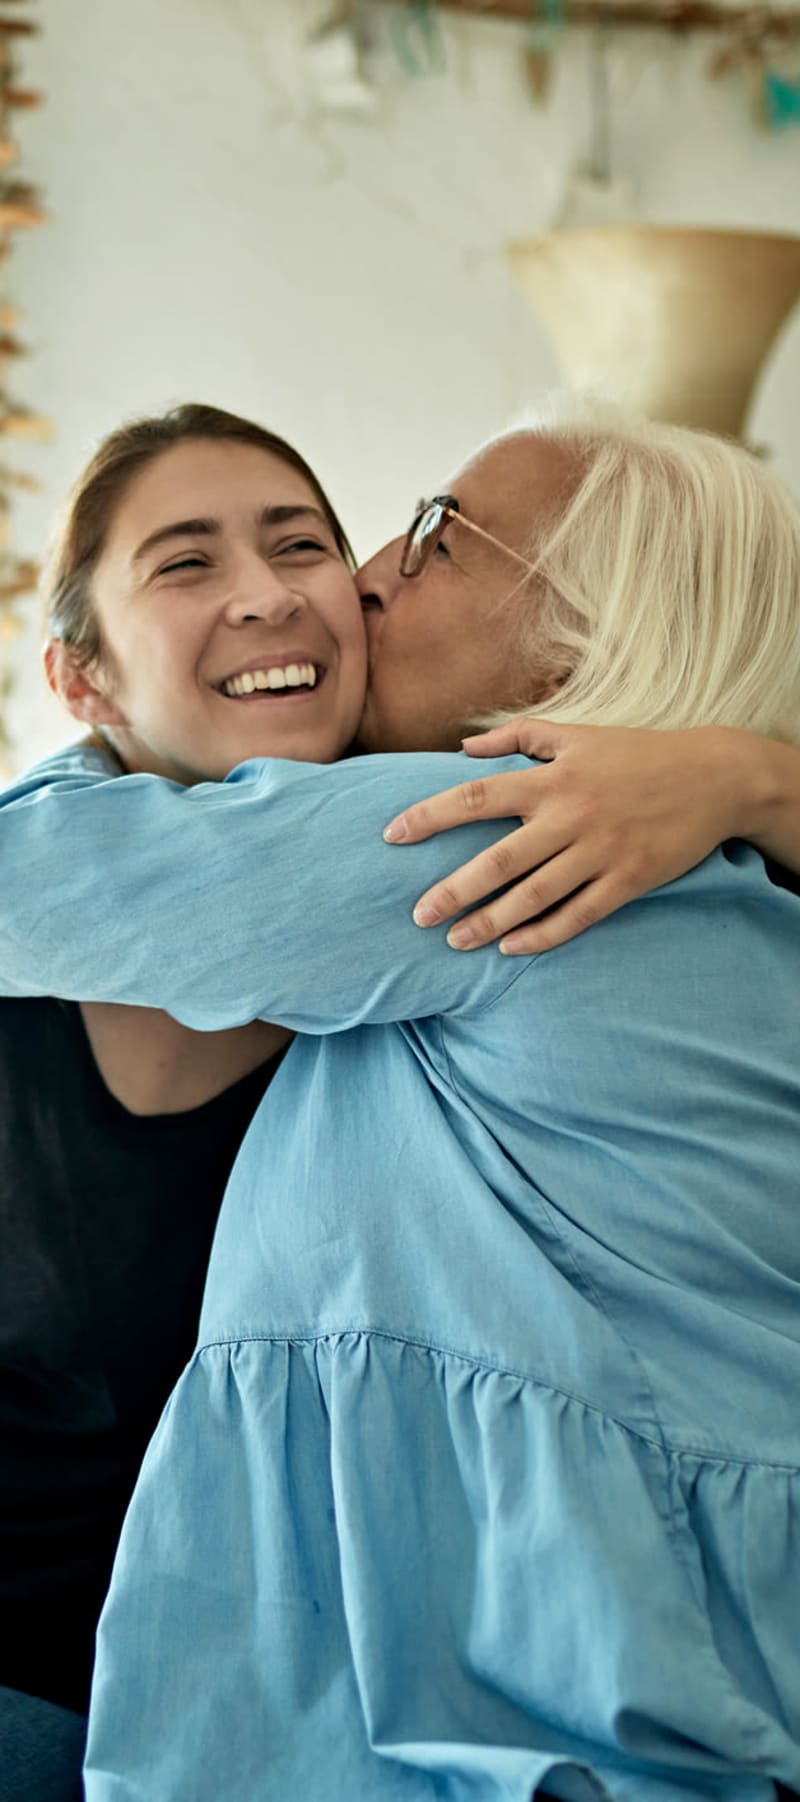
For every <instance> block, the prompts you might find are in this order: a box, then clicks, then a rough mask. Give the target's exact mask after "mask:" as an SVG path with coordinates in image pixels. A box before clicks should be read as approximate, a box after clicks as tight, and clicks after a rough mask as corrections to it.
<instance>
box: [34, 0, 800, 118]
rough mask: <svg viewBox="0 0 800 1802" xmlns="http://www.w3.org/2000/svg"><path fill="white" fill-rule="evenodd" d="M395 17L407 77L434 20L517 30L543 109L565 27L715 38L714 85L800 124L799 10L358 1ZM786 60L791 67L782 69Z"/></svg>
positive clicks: (424, 49) (438, 37) (731, 3)
mask: <svg viewBox="0 0 800 1802" xmlns="http://www.w3.org/2000/svg"><path fill="white" fill-rule="evenodd" d="M1 3H2V0H0V4H1ZM364 3H365V4H369V5H370V6H372V7H375V8H378V9H380V7H381V6H383V5H390V6H391V8H392V12H393V14H394V17H393V21H392V27H391V35H392V42H393V45H394V49H395V52H396V55H397V57H398V60H399V61H400V63H401V65H402V67H403V68H404V70H405V71H406V73H407V74H408V75H422V74H426V73H429V72H430V71H431V70H432V69H436V70H441V69H443V68H444V64H445V56H444V39H443V37H442V34H441V29H440V26H439V24H438V15H439V14H443V15H445V14H448V15H449V14H453V15H454V16H456V17H460V18H470V19H492V20H494V21H496V22H498V23H499V22H500V21H501V20H507V21H508V22H509V23H512V24H517V25H524V26H525V28H526V30H525V39H524V43H523V50H522V58H523V67H524V72H525V77H526V80H527V83H528V87H529V88H530V92H531V97H532V99H533V101H534V102H535V104H536V105H538V106H542V105H544V104H545V103H546V101H547V99H548V97H549V93H550V89H551V86H552V79H553V72H554V66H555V59H556V57H557V54H558V51H559V48H560V44H561V40H562V39H563V38H564V37H565V35H566V33H565V29H564V28H565V27H567V26H576V25H577V26H590V27H593V28H594V29H595V30H598V31H608V30H611V29H615V30H619V31H628V30H638V29H644V30H651V31H652V30H653V29H654V28H658V29H660V30H662V31H664V32H667V33H669V34H670V36H685V35H688V34H689V33H691V32H695V31H703V32H714V33H717V34H719V36H720V38H721V40H722V42H721V47H720V48H719V49H718V50H715V51H714V53H713V55H712V57H711V58H710V60H709V63H708V66H707V73H708V75H709V77H710V78H711V79H712V80H713V79H715V78H716V77H718V76H721V75H728V74H731V73H734V72H735V73H737V74H739V76H740V77H742V76H743V77H744V80H745V82H746V84H747V87H748V89H749V92H750V96H751V100H752V106H753V112H754V115H755V118H756V121H757V123H758V124H759V125H761V126H762V127H763V126H766V127H768V128H770V129H772V130H775V131H780V130H783V129H784V128H785V127H787V126H791V125H798V124H800V65H799V64H798V60H797V59H798V53H800V6H798V5H796V4H793V5H785V4H779V5H770V4H768V3H766V0H764V3H762V0H758V3H757V4H756V5H752V4H748V0H406V4H405V5H404V6H402V7H401V8H400V9H399V11H398V9H397V0H364ZM789 57H791V58H793V61H791V62H788V61H787V59H788V58H789Z"/></svg>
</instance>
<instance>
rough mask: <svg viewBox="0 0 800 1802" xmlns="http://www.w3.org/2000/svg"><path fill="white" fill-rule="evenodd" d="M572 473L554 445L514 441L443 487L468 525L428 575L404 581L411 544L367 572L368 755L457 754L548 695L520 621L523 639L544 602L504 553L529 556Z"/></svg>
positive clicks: (446, 540)
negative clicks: (480, 723) (480, 726)
mask: <svg viewBox="0 0 800 1802" xmlns="http://www.w3.org/2000/svg"><path fill="white" fill-rule="evenodd" d="M571 473H572V469H571V465H569V464H568V463H567V460H566V458H565V456H564V455H563V454H562V453H561V452H560V451H558V449H557V448H556V447H555V446H554V445H552V444H547V443H545V442H544V441H543V440H541V439H537V438H536V437H535V436H534V435H533V434H532V433H530V432H515V433H512V434H509V435H508V436H507V437H506V438H502V439H498V440H497V441H495V443H493V444H491V445H489V447H488V448H487V449H486V450H483V451H480V452H479V453H478V455H477V456H476V457H474V458H472V459H471V460H470V462H469V463H467V464H465V466H464V468H463V469H462V470H461V471H460V472H459V473H458V474H457V475H456V476H454V477H453V478H452V480H449V481H448V482H446V483H445V484H444V488H443V490H442V492H444V491H446V492H447V493H448V494H452V495H453V496H455V498H456V499H457V500H458V502H459V505H460V510H461V513H462V514H463V519H461V518H459V517H458V516H456V517H455V518H451V519H450V520H449V523H448V524H447V526H446V528H445V531H444V534H443V536H442V538H441V540H440V542H439V544H438V546H437V548H436V550H435V551H434V553H433V555H432V558H431V561H430V562H429V563H428V565H427V567H426V568H425V569H424V570H423V572H422V574H421V575H419V576H415V577H413V578H411V579H409V578H407V577H404V576H401V575H400V557H401V553H402V550H403V544H404V537H401V538H395V539H393V540H392V541H391V543H389V544H387V545H384V547H383V550H381V551H379V552H378V554H377V556H375V557H373V558H372V559H371V561H370V562H369V563H366V564H364V566H363V568H362V569H361V570H360V571H359V573H358V578H357V579H358V585H359V589H360V591H361V597H362V602H363V604H364V608H365V615H366V625H367V637H368V640H369V657H370V674H369V685H368V689H367V698H366V702H365V707H364V714H363V717H362V720H361V725H360V726H359V730H358V744H359V747H360V748H361V749H362V750H365V751H415V750H423V749H425V750H433V751H448V750H457V749H458V748H459V747H460V743H461V739H462V737H463V736H464V734H465V733H467V732H469V731H471V730H473V729H474V726H475V722H476V721H477V720H479V719H480V718H481V717H482V716H483V715H485V714H487V713H489V712H491V711H493V710H498V711H499V710H500V709H509V710H511V709H513V710H515V711H516V710H520V711H522V710H524V708H525V707H526V706H533V705H535V704H537V703H538V702H541V701H542V700H543V699H544V698H545V696H546V695H547V694H548V693H550V692H552V691H553V689H554V687H555V686H556V685H557V681H558V676H557V674H556V672H554V671H550V670H544V669H543V670H540V671H534V672H531V669H530V667H529V664H528V661H527V659H524V658H523V657H522V656H521V654H520V649H519V643H520V638H521V634H520V632H519V631H517V632H516V633H515V631H514V619H515V614H516V617H517V618H518V619H519V618H520V617H521V613H522V610H524V611H525V615H526V621H525V623H526V627H527V625H528V622H529V620H530V615H531V612H532V610H535V609H536V607H537V605H538V601H537V594H536V584H535V578H533V579H531V578H530V577H528V576H526V573H525V571H524V569H521V567H520V564H519V562H518V561H517V560H516V558H515V557H514V556H510V555H508V552H509V551H511V552H516V553H517V556H527V555H528V554H529V545H530V538H531V529H532V527H533V526H534V525H535V521H536V518H537V515H542V516H544V513H545V512H548V513H549V512H550V511H551V509H552V505H553V502H554V499H555V497H556V495H557V494H558V493H559V491H560V490H561V488H562V486H563V485H564V482H565V480H567V479H568V478H569V475H570V474H571ZM464 520H470V521H472V522H473V524H475V525H477V526H480V527H482V529H483V531H485V532H488V533H490V534H491V535H492V537H493V538H494V539H496V540H497V541H498V543H497V544H489V543H487V542H486V540H485V539H484V538H482V537H480V536H479V535H478V533H476V532H471V531H470V530H469V527H468V526H467V525H466V524H465V523H464ZM502 547H507V548H502ZM517 610H519V612H517Z"/></svg>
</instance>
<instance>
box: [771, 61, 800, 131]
mask: <svg viewBox="0 0 800 1802" xmlns="http://www.w3.org/2000/svg"><path fill="white" fill-rule="evenodd" d="M763 104H764V120H765V123H766V124H767V125H768V126H769V127H770V129H771V130H772V131H784V130H785V129H786V127H787V126H790V125H800V77H798V76H794V77H786V76H783V75H779V74H778V73H776V71H775V70H774V69H765V70H764V77H763Z"/></svg>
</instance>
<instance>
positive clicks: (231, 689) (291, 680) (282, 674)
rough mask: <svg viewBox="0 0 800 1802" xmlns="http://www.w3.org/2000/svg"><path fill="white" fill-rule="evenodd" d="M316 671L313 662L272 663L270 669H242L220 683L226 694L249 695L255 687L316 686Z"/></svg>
mask: <svg viewBox="0 0 800 1802" xmlns="http://www.w3.org/2000/svg"><path fill="white" fill-rule="evenodd" d="M316 686H317V672H316V669H315V667H314V664H313V663H287V664H286V665H285V666H284V665H283V664H274V665H273V667H272V668H271V669H254V670H244V671H243V672H242V674H241V675H240V676H229V677H228V680H227V682H223V684H222V692H223V694H226V695H251V694H253V693H254V691H255V690H256V689H262V690H263V689H267V688H269V689H278V688H316Z"/></svg>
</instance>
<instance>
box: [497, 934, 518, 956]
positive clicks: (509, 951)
mask: <svg viewBox="0 0 800 1802" xmlns="http://www.w3.org/2000/svg"><path fill="white" fill-rule="evenodd" d="M522 948H523V947H522V940H521V939H517V938H515V937H514V934H513V932H512V933H509V935H508V937H507V938H504V939H501V940H500V943H499V945H498V947H497V949H498V951H502V953H503V956H504V957H513V956H514V953H515V951H521V950H522Z"/></svg>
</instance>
